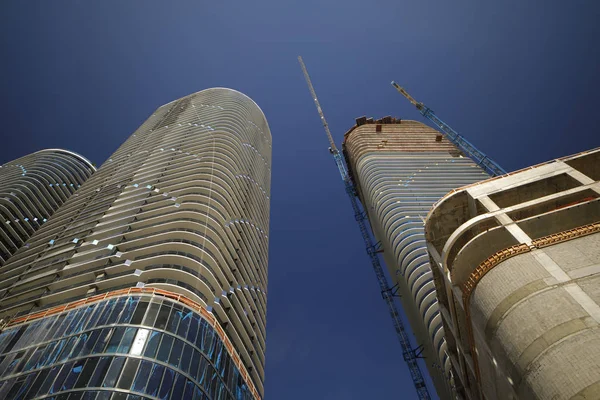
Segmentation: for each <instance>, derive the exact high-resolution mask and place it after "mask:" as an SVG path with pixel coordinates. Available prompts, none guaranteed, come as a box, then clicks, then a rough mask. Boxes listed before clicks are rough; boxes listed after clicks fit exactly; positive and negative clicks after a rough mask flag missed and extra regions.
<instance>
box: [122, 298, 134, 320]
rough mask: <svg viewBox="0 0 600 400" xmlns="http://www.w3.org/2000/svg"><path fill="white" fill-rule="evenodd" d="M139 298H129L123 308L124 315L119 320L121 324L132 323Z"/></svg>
mask: <svg viewBox="0 0 600 400" xmlns="http://www.w3.org/2000/svg"><path fill="white" fill-rule="evenodd" d="M137 303H138V298H137V297H128V298H127V300H126V302H125V307H124V308H123V313H122V314H121V317H120V318H119V323H122V324H128V323H129V321H131V316H132V315H133V312H134V310H135V307H136V306H137Z"/></svg>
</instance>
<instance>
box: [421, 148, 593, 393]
mask: <svg viewBox="0 0 600 400" xmlns="http://www.w3.org/2000/svg"><path fill="white" fill-rule="evenodd" d="M599 181H600V148H599V149H595V150H591V151H588V152H584V153H580V154H577V155H574V156H570V157H565V158H563V159H560V160H554V161H551V162H548V163H545V164H541V165H537V166H534V167H530V168H527V169H524V170H521V171H517V172H513V173H510V174H508V175H505V176H503V177H497V178H494V179H490V180H487V181H484V182H480V183H477V184H474V185H471V186H467V187H465V188H461V189H458V190H456V191H454V192H452V193H450V194H448V195H447V196H446V197H444V198H443V199H442V200H440V201H439V203H438V204H437V205H436V206H435V207H434V208H433V209H432V210H431V213H430V214H429V216H428V218H427V224H426V232H427V234H426V238H427V242H428V249H429V254H430V256H431V260H432V264H433V265H435V268H434V272H435V273H434V277H435V283H436V287H437V290H438V293H439V300H440V304H441V306H440V308H441V309H442V315H443V317H444V318H443V320H444V326H445V329H446V338H447V342H448V353H449V354H450V357H451V359H452V362H453V363H454V364H455V365H456V366H457V371H458V373H459V378H460V381H461V383H462V386H463V387H462V394H463V396H464V397H466V398H470V399H488V400H494V399H581V400H582V399H598V398H600V199H599V197H600V182H599Z"/></svg>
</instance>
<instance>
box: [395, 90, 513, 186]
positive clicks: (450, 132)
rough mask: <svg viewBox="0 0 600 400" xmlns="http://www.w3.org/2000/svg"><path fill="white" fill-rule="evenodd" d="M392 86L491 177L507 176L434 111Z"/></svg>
mask: <svg viewBox="0 0 600 400" xmlns="http://www.w3.org/2000/svg"><path fill="white" fill-rule="evenodd" d="M392 86H393V87H395V88H396V90H397V91H398V92H400V94H402V96H404V97H406V98H407V99H408V101H410V102H411V104H412V105H413V106H415V107H416V108H417V110H419V112H420V113H421V114H422V115H423V116H424V117H425V118H427V119H428V120H430V121H431V122H433V123H434V124H435V125H436V126H437V127H438V128H440V130H441V131H442V133H444V134H445V136H446V137H447V138H448V140H450V141H451V142H452V143H453V144H454V145H455V146H456V147H458V148H459V150H461V151H462V152H463V153H465V155H466V156H467V157H469V158H470V159H471V160H473V161H474V162H475V163H476V164H477V165H479V166H480V167H481V168H483V169H484V170H485V172H487V173H488V174H489V175H491V176H498V175H504V174H506V171H505V170H504V169H503V168H502V167H501V166H499V165H498V164H497V163H496V162H495V161H494V160H492V159H491V158H489V157H488V156H486V155H485V154H484V153H482V152H481V151H479V150H478V149H477V147H475V146H473V145H472V144H471V143H470V142H469V141H468V140H467V139H465V138H464V137H462V136H461V135H460V134H459V133H458V132H456V131H455V130H454V129H452V128H451V127H450V126H448V124H446V123H445V122H444V121H442V120H441V119H439V118H438V116H437V115H435V113H434V112H433V110H432V109H431V108H429V107H427V106H426V105H425V104H423V103H420V102H418V101H416V100H415V99H414V98H413V97H412V96H411V95H410V94H408V92H407V91H406V90H405V89H404V88H403V87H402V86H400V85H398V84H397V83H396V82H394V81H392Z"/></svg>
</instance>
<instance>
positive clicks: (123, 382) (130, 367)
mask: <svg viewBox="0 0 600 400" xmlns="http://www.w3.org/2000/svg"><path fill="white" fill-rule="evenodd" d="M139 364H140V360H138V359H135V358H129V359H127V362H126V363H125V366H124V367H123V371H122V372H121V376H120V378H119V384H118V385H117V386H118V387H119V388H121V389H129V387H130V386H131V382H133V377H134V376H135V373H136V372H137V368H138V365H139Z"/></svg>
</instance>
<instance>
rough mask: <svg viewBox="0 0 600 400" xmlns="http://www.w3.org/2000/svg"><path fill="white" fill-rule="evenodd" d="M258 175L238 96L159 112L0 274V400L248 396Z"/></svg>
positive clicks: (262, 286)
mask: <svg viewBox="0 0 600 400" xmlns="http://www.w3.org/2000/svg"><path fill="white" fill-rule="evenodd" d="M270 167H271V134H270V131H269V127H268V124H267V121H266V119H265V116H264V114H263V113H262V111H261V110H260V108H259V107H258V106H257V105H256V104H255V103H254V102H253V101H252V100H251V99H250V98H248V97H247V96H245V95H244V94H242V93H239V92H237V91H234V90H230V89H223V88H215V89H207V90H204V91H201V92H198V93H195V94H192V95H189V96H186V97H183V98H181V99H179V100H176V101H173V102H171V103H168V104H166V105H164V106H162V107H159V108H158V109H157V110H156V111H155V112H154V114H152V116H151V117H150V118H149V119H148V120H146V121H145V122H144V123H143V124H142V125H141V126H140V127H139V129H138V130H137V131H135V132H134V133H133V134H132V135H131V136H130V137H129V139H127V140H126V141H125V143H123V145H121V146H120V147H119V148H118V149H117V150H116V152H115V153H114V154H113V155H112V156H111V157H110V158H109V159H108V160H107V161H106V162H105V163H104V164H103V165H102V167H100V168H99V169H98V171H97V172H96V173H95V174H94V175H93V176H92V177H91V178H90V179H88V181H87V182H86V183H85V184H83V185H82V186H81V188H80V189H79V190H78V191H77V192H76V193H75V194H74V195H73V196H72V197H71V198H70V199H69V200H68V201H66V202H65V204H64V205H63V206H62V207H60V209H59V210H58V211H57V212H56V213H55V214H54V216H53V217H52V218H50V219H49V220H48V222H47V223H46V224H44V226H43V227H42V228H41V229H40V230H39V231H38V232H36V233H35V234H34V235H33V236H32V237H31V238H30V239H29V241H28V243H29V247H28V248H22V249H21V250H20V251H18V252H17V253H16V254H15V255H14V256H13V257H12V258H11V259H10V261H9V262H8V263H7V264H6V265H4V266H3V267H2V268H0V317H2V318H4V319H5V321H6V324H7V325H6V326H5V327H4V329H3V331H2V333H1V334H0V398H33V397H40V398H41V397H44V396H49V395H51V396H58V397H56V398H61V399H62V398H63V397H65V398H66V396H69V399H71V398H73V399H80V398H85V399H88V398H89V399H92V398H94V399H109V398H111V399H125V398H127V399H140V398H160V399H165V398H171V399H180V398H185V399H230V398H232V399H233V398H235V399H259V398H261V397H262V393H263V380H264V360H265V359H264V356H265V335H266V331H265V326H266V295H267V294H266V287H267V255H268V243H269V238H268V235H269V203H270V200H269V196H270V177H271V169H270ZM111 396H112V397H111ZM144 396H147V397H144ZM53 398H54V397H53Z"/></svg>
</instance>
